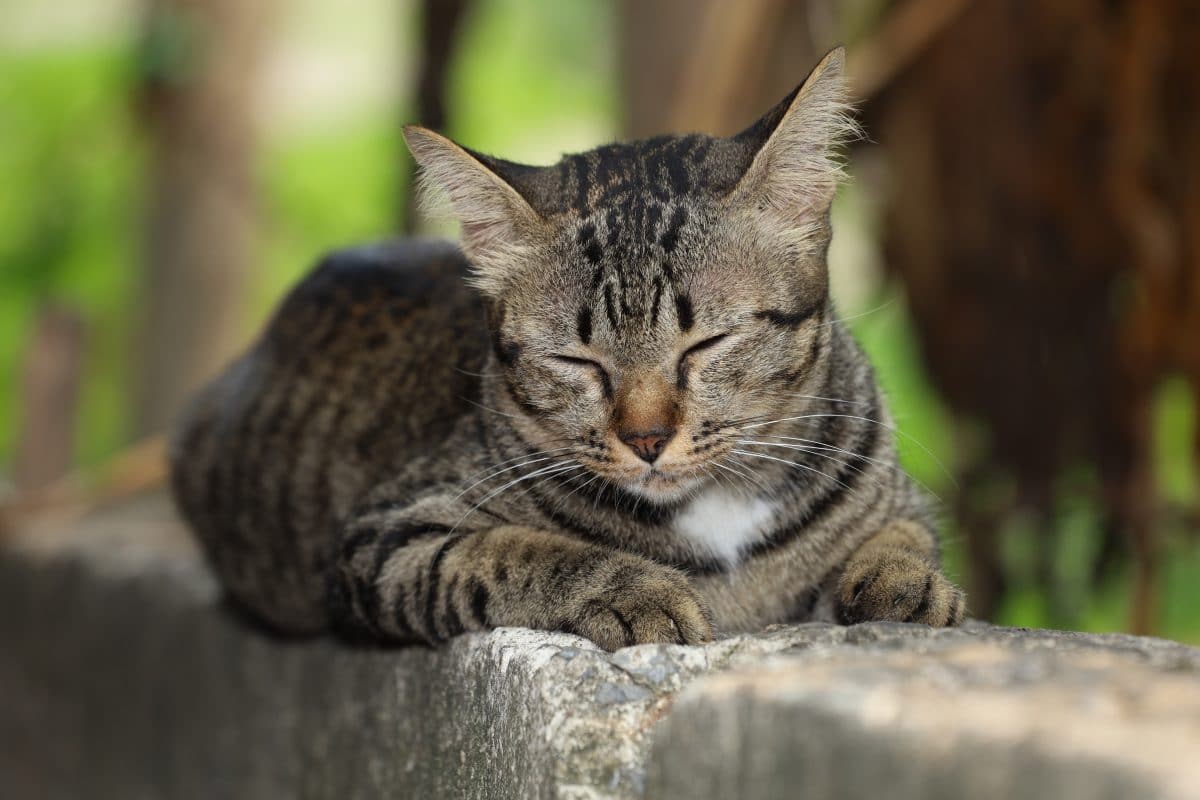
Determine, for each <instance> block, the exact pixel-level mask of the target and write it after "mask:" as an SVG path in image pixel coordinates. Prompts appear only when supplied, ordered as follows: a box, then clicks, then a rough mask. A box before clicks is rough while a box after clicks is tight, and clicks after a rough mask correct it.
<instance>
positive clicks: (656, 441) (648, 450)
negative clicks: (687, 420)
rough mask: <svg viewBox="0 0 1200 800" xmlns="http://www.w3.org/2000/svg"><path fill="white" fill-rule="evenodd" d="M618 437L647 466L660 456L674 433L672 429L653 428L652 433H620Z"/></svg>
mask: <svg viewBox="0 0 1200 800" xmlns="http://www.w3.org/2000/svg"><path fill="white" fill-rule="evenodd" d="M619 435H620V437H621V441H622V442H624V443H625V444H626V446H628V447H629V449H630V450H632V451H633V452H635V453H637V456H638V458H640V459H641V460H642V461H645V462H646V463H647V464H653V463H654V460H655V459H657V458H658V457H659V456H660V455H662V451H663V450H666V449H667V442H669V441H671V437H672V436H674V435H675V431H674V430H673V429H672V430H668V429H666V428H655V429H654V430H652V431H637V432H630V433H621V434H619Z"/></svg>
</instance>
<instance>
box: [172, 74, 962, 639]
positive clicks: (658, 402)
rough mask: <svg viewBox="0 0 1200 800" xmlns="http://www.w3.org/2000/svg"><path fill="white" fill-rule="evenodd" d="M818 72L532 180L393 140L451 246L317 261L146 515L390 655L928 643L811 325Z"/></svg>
mask: <svg viewBox="0 0 1200 800" xmlns="http://www.w3.org/2000/svg"><path fill="white" fill-rule="evenodd" d="M841 61H842V55H841V52H840V51H834V52H833V53H831V54H830V55H829V56H827V57H826V59H825V60H824V61H823V62H822V64H821V65H819V66H818V67H817V69H816V70H814V72H813V74H812V75H811V76H810V77H809V79H808V80H807V81H806V82H805V84H804V85H803V86H802V87H800V88H799V89H798V90H797V91H796V92H793V93H792V94H791V95H789V97H788V98H786V99H785V100H784V101H783V103H781V104H780V105H779V106H777V107H776V108H775V109H773V110H772V111H770V112H769V113H768V114H767V115H766V116H765V117H764V118H763V119H762V120H760V121H759V122H757V123H755V124H754V125H753V126H751V127H750V128H748V129H747V130H746V131H744V132H743V133H741V134H739V135H737V136H734V137H729V138H726V139H717V138H713V137H708V136H701V135H692V136H686V137H661V138H658V139H652V140H647V141H643V142H635V143H631V144H623V145H610V146H607V147H603V148H599V149H597V150H594V151H591V152H589V153H584V154H581V155H576V156H567V157H565V158H564V159H563V160H562V161H561V162H559V163H558V164H556V165H554V166H551V167H526V166H522V165H517V164H512V163H509V162H504V161H501V160H499V159H495V158H491V157H487V156H483V155H480V154H476V153H472V152H470V151H468V150H465V149H464V148H461V147H459V146H458V145H455V144H453V143H452V142H450V141H449V140H447V139H444V138H443V137H440V136H438V135H437V134H434V133H432V132H430V131H426V130H423V129H409V130H407V131H406V137H407V139H408V141H409V144H410V147H411V148H412V150H413V152H414V155H416V157H417V159H418V161H420V162H421V164H422V166H423V168H424V170H425V175H426V176H427V179H428V180H429V181H430V182H431V183H432V184H434V185H436V186H438V187H440V188H441V189H442V190H443V191H445V192H446V193H447V194H448V195H449V198H450V201H451V204H452V206H453V208H454V211H455V213H456V214H457V215H458V216H459V218H460V219H461V220H462V223H463V243H462V248H461V249H460V248H458V247H456V246H454V245H451V244H439V243H432V242H419V241H417V242H400V243H394V244H385V245H378V246H374V247H369V248H361V249H357V250H353V251H347V252H343V253H339V254H336V255H334V256H331V257H330V258H328V259H327V260H326V261H325V262H324V263H323V264H322V265H321V266H320V267H319V268H318V269H317V270H316V271H315V272H313V273H312V274H311V275H310V276H309V277H308V278H306V279H305V280H304V281H303V282H302V283H301V284H300V285H299V286H298V287H297V288H296V289H295V290H294V291H293V292H292V293H291V295H289V297H288V298H287V299H286V300H285V301H284V303H283V305H282V306H281V308H280V309H279V311H278V312H277V313H276V315H275V317H274V319H273V320H272V321H271V323H270V324H269V325H268V327H267V330H266V332H265V334H264V335H263V337H262V338H261V340H260V341H259V342H258V343H257V344H256V345H255V346H254V347H253V348H252V349H251V350H250V351H249V352H248V353H247V354H246V355H244V356H243V357H242V358H241V359H239V360H238V361H237V362H235V363H234V364H233V365H232V366H231V367H230V368H229V369H228V370H227V371H226V372H225V374H224V375H222V376H221V377H220V378H219V379H217V380H216V381H215V382H214V383H213V384H211V385H210V386H209V387H207V388H206V389H205V390H204V391H203V392H201V393H200V395H199V396H198V397H197V399H196V401H195V403H194V404H193V407H192V409H191V410H190V412H189V413H188V414H187V416H186V418H185V420H184V422H183V424H182V425H181V426H180V428H179V429H178V431H177V435H176V437H175V440H174V444H173V447H172V479H173V486H174V490H175V495H176V498H177V501H178V504H179V506H180V508H181V510H182V512H183V514H184V515H185V517H186V518H187V519H188V520H189V522H190V523H191V525H192V526H193V528H194V529H195V530H196V532H197V534H198V535H199V537H200V539H201V540H202V542H203V543H204V545H205V546H206V549H207V551H208V553H209V556H210V558H211V561H212V563H213V565H214V567H215V569H216V571H217V573H218V574H219V575H220V577H221V579H222V581H223V583H224V585H225V587H226V589H227V590H228V592H229V594H230V595H231V596H232V597H233V598H234V599H235V600H236V601H237V602H238V603H239V604H240V605H242V606H243V607H245V608H246V609H248V610H249V611H250V612H251V613H252V614H254V615H255V616H256V617H258V618H259V619H261V620H263V621H265V622H267V623H269V624H270V625H272V626H274V627H276V628H278V629H281V630H286V631H294V632H316V631H321V630H325V629H327V628H330V627H335V628H338V629H340V630H342V631H344V632H349V633H354V634H357V635H359V636H365V637H368V638H371V639H377V640H389V641H425V642H436V641H441V640H444V639H445V638H447V637H449V636H453V635H455V634H458V633H461V632H463V631H469V630H484V629H487V628H490V627H495V626H502V625H520V626H529V627H537V628H546V629H559V630H566V631H572V632H576V633H579V634H582V635H584V636H587V637H589V638H591V639H592V640H594V641H596V642H597V643H599V644H600V645H602V646H604V647H607V648H615V647H619V646H622V645H628V644H634V643H639V642H657V641H678V642H683V643H694V642H700V641H704V640H706V639H708V638H710V637H711V636H712V635H713V631H714V629H715V630H717V631H734V630H745V629H753V628H757V627H760V626H763V625H766V624H768V623H772V622H783V621H789V620H807V619H841V620H842V621H847V622H852V621H861V620H881V619H889V620H906V621H916V622H924V623H929V624H933V625H945V624H956V623H957V622H958V621H959V620H960V619H961V618H962V615H963V612H964V602H963V595H962V593H961V592H960V591H959V590H958V589H957V588H956V587H954V586H953V585H952V584H951V583H950V582H949V581H947V580H946V579H945V578H944V577H943V576H942V574H941V571H940V569H939V567H938V546H937V540H936V537H935V535H934V533H933V530H932V527H931V525H930V523H929V519H928V512H927V509H926V505H925V500H924V498H923V496H922V495H921V493H920V492H919V491H918V490H917V489H916V488H914V486H913V483H912V481H911V480H910V479H909V478H908V476H907V475H905V474H904V472H903V471H902V470H901V469H900V468H899V467H898V465H897V461H896V454H895V449H894V444H893V441H892V437H891V429H890V427H889V418H888V414H887V410H886V407H885V405H884V401H883V398H882V397H881V395H880V393H879V391H878V389H877V387H876V384H875V381H874V377H873V375H872V371H871V368H870V366H869V364H868V363H867V361H866V359H865V357H864V356H863V354H862V353H861V351H860V350H859V348H858V346H857V345H856V343H855V342H854V340H853V339H852V337H851V336H850V335H849V333H848V332H847V331H846V329H845V328H844V327H843V325H842V324H841V323H840V322H839V321H838V319H837V317H836V315H835V313H834V310H833V307H832V304H831V303H830V300H829V296H828V276H827V272H826V265H825V251H826V248H827V246H828V242H829V237H830V235H831V232H830V229H829V216H828V210H829V203H830V202H831V200H832V196H833V191H834V187H835V186H836V183H837V179H838V168H837V164H836V162H835V161H834V160H833V158H832V154H833V149H834V148H835V147H836V145H837V144H838V142H839V140H840V138H841V137H842V136H844V135H845V134H846V133H847V131H848V130H850V127H849V123H848V122H847V117H846V114H845V111H846V109H845V106H844V103H843V102H842V95H843V88H842V79H841ZM468 283H469V284H471V285H473V286H474V287H475V289H476V290H477V291H472V290H470V289H468V288H467V284H468Z"/></svg>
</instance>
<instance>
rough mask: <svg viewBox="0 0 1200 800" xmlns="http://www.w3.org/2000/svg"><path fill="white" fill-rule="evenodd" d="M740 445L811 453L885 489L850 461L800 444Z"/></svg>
mask: <svg viewBox="0 0 1200 800" xmlns="http://www.w3.org/2000/svg"><path fill="white" fill-rule="evenodd" d="M738 444H745V445H758V446H759V447H784V448H787V449H788V450H797V451H799V452H802V453H810V454H811V455H814V456H816V457H817V458H823V459H825V460H826V461H832V462H833V463H835V464H841V465H842V466H843V467H846V468H847V469H852V470H854V471H855V472H857V473H858V474H859V475H862V476H863V477H865V478H867V479H868V480H870V481H871V482H872V483H874V484H875V485H876V486H877V487H879V488H880V489H883V488H884V486H883V484H882V483H880V482H879V480H878V479H877V478H875V477H873V476H871V475H868V474H867V472H866V471H865V470H863V469H861V468H860V467H856V466H854V465H853V464H851V463H850V462H849V461H843V460H842V459H840V458H835V457H833V456H830V455H826V454H825V453H821V452H818V449H817V448H815V447H811V446H806V445H800V444H783V443H782V442H760V441H757V440H754V439H743V440H741V441H739V442H738ZM797 466H799V464H797Z"/></svg>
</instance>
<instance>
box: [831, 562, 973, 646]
mask: <svg viewBox="0 0 1200 800" xmlns="http://www.w3.org/2000/svg"><path fill="white" fill-rule="evenodd" d="M838 600H839V606H840V613H841V618H842V621H843V622H845V623H846V624H851V623H855V622H876V621H890V622H919V623H922V624H924V625H933V626H935V627H943V626H947V625H957V624H959V623H960V622H962V618H963V613H964V612H965V610H966V596H965V595H964V594H963V591H962V590H961V589H959V588H958V587H957V586H955V585H954V584H953V583H951V582H950V581H949V580H947V579H946V577H945V576H944V575H942V573H941V570H939V569H938V567H937V565H936V564H933V563H931V562H930V561H928V560H927V559H925V558H922V557H921V556H919V555H917V554H915V553H912V552H910V551H908V550H903V549H900V548H881V549H878V550H871V551H869V552H868V553H864V554H862V555H859V556H857V557H855V558H853V559H851V560H850V563H849V564H848V565H847V567H846V571H845V572H844V573H843V574H842V577H841V580H840V581H839V583H838Z"/></svg>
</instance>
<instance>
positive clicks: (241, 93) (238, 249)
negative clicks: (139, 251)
mask: <svg viewBox="0 0 1200 800" xmlns="http://www.w3.org/2000/svg"><path fill="white" fill-rule="evenodd" d="M272 6H273V3H270V2H243V0H148V2H147V7H146V16H145V29H144V34H143V39H142V46H141V50H140V63H139V67H140V75H141V84H142V85H141V96H140V98H139V99H140V103H139V110H140V111H141V117H142V119H143V120H144V122H145V126H146V129H147V131H148V135H149V139H150V157H149V175H148V192H147V199H146V217H147V219H146V225H145V231H146V234H145V236H146V240H145V250H144V265H143V267H144V281H145V286H144V290H143V295H142V298H141V300H140V303H139V305H140V309H141V316H142V323H141V329H140V332H139V334H138V335H137V341H136V343H135V351H136V352H137V354H138V357H137V363H136V369H137V380H136V393H135V402H134V414H135V417H134V423H135V427H136V429H137V431H138V432H139V433H141V434H148V433H154V432H158V431H161V430H162V429H164V428H165V427H166V426H167V425H168V424H169V423H170V421H171V419H172V418H173V416H174V415H175V414H176V413H177V412H178V410H179V408H180V406H181V404H182V403H183V402H184V400H185V398H186V397H187V395H188V393H189V392H190V391H191V390H192V389H194V388H195V387H196V386H197V385H198V384H199V383H200V382H201V381H203V380H204V378H206V377H208V376H210V375H211V374H212V373H213V372H215V371H216V369H217V368H218V367H219V366H220V365H221V363H222V362H223V361H224V360H225V359H226V358H227V357H228V356H229V355H230V351H231V349H232V348H233V346H234V345H235V344H236V342H237V339H238V334H239V325H240V323H241V322H242V321H243V319H244V313H243V312H244V308H243V303H242V299H243V292H242V289H243V286H244V278H245V275H246V271H247V268H248V266H249V264H250V260H251V258H252V256H253V246H254V232H255V228H256V226H257V223H258V196H257V187H256V181H255V175H254V166H253V164H254V161H253V156H254V152H255V147H256V144H257V139H256V132H255V111H256V108H257V97H258V95H257V89H258V77H259V75H260V65H261V63H262V57H263V54H264V49H265V46H266V43H267V34H268V31H269V28H270V22H271V12H272Z"/></svg>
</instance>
